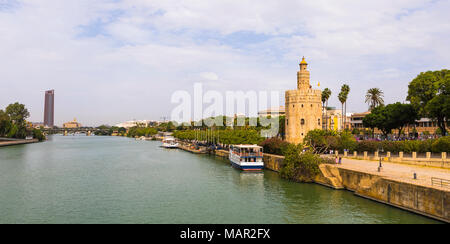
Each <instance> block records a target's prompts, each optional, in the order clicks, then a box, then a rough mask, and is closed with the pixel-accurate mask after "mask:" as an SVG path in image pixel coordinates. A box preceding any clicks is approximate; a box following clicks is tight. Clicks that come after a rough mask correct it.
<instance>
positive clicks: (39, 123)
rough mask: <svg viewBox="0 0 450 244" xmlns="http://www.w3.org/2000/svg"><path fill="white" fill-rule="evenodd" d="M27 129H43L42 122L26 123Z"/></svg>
mask: <svg viewBox="0 0 450 244" xmlns="http://www.w3.org/2000/svg"><path fill="white" fill-rule="evenodd" d="M27 127H28V128H35V129H39V128H41V127H44V123H43V122H27Z"/></svg>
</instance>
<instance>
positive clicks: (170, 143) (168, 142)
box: [162, 136, 178, 148]
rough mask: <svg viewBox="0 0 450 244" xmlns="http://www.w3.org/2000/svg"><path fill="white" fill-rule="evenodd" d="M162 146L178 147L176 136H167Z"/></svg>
mask: <svg viewBox="0 0 450 244" xmlns="http://www.w3.org/2000/svg"><path fill="white" fill-rule="evenodd" d="M162 143H163V144H162V147H164V148H178V142H177V141H176V140H175V138H174V137H171V136H169V137H165V138H164V139H163V140H162Z"/></svg>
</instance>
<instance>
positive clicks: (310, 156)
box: [280, 144, 323, 182]
mask: <svg viewBox="0 0 450 244" xmlns="http://www.w3.org/2000/svg"><path fill="white" fill-rule="evenodd" d="M322 162H323V159H322V158H320V156H319V155H317V154H314V153H312V152H310V151H307V152H305V153H302V147H301V146H300V145H298V146H295V145H292V144H290V145H288V146H287V148H286V151H285V159H284V161H283V165H282V167H281V170H280V175H281V177H283V178H286V179H289V180H293V181H298V182H311V181H312V180H313V179H314V177H315V176H316V175H317V174H318V173H319V172H320V170H319V165H320V164H321V163H322Z"/></svg>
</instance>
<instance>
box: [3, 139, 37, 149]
mask: <svg viewBox="0 0 450 244" xmlns="http://www.w3.org/2000/svg"><path fill="white" fill-rule="evenodd" d="M36 142H39V140H38V139H32V140H11V141H0V147H6V146H14V145H22V144H30V143H36Z"/></svg>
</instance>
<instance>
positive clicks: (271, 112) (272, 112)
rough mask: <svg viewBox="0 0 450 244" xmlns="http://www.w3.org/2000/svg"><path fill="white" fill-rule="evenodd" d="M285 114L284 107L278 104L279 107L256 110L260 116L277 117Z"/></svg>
mask: <svg viewBox="0 0 450 244" xmlns="http://www.w3.org/2000/svg"><path fill="white" fill-rule="evenodd" d="M284 115H286V107H285V106H280V107H279V108H271V109H267V110H262V111H259V112H258V116H260V117H269V116H271V117H279V116H284Z"/></svg>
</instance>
